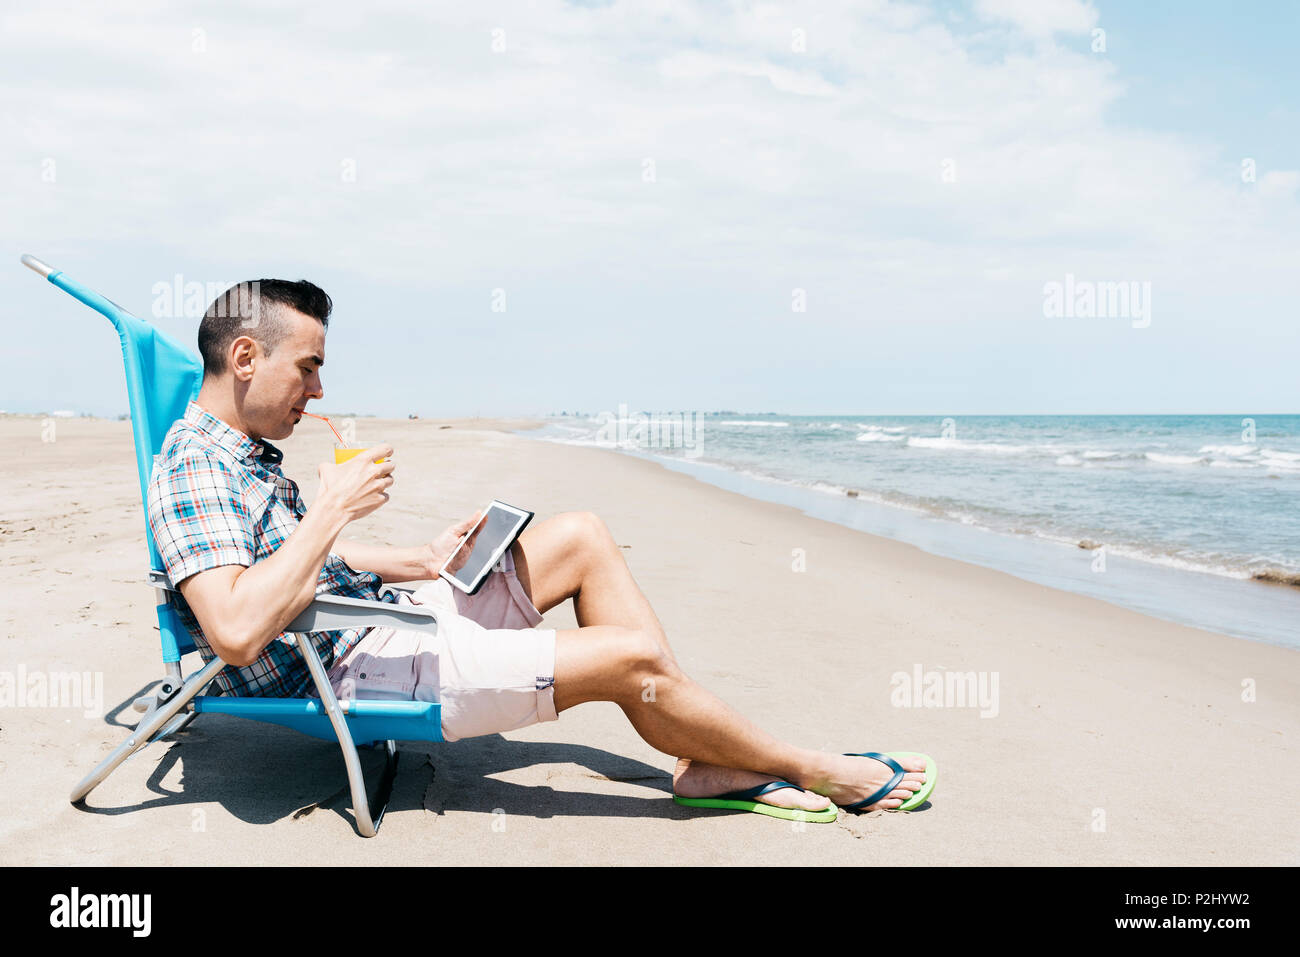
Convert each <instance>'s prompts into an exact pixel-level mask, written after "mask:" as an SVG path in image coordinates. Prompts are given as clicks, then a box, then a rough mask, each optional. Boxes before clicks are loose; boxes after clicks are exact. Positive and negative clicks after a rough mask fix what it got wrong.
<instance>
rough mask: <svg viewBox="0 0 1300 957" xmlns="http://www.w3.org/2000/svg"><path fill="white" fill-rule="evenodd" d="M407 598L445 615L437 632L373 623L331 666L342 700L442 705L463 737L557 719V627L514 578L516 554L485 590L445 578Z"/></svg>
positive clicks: (449, 734)
mask: <svg viewBox="0 0 1300 957" xmlns="http://www.w3.org/2000/svg"><path fill="white" fill-rule="evenodd" d="M399 604H417V605H425V606H428V607H430V608H433V609H435V610H437V611H438V612H439V614H438V634H436V635H430V634H429V633H427V632H423V631H409V630H402V629H396V628H390V627H387V626H380V627H376V628H371V629H370V630H369V631H367V632H366V634H365V635H364V636H363V637H362V639H361V640H360V641H359V642H357V644H356V645H354V646H353V647H352V648H351V649H350V650H349V651H348V653H347V654H346V655H344V656H343V658H341V659H340V660H339V661H338V662H336V663H335V664H334V666H333V667H332V668H330V670H329V679H330V685H331V686H332V687H333V688H334V694H335V695H337V696H338V697H339V698H388V699H394V700H403V701H410V700H415V701H437V702H440V703H441V705H442V736H443V738H444V739H445V740H447V741H459V740H460V739H461V738H472V737H475V736H476V735H480V734H496V733H499V732H502V731H515V730H518V729H519V728H526V727H528V725H530V724H536V723H538V722H539V721H555V720H557V719H558V718H559V715H558V714H556V711H555V631H554V629H540V630H539V629H537V628H536V627H535V626H536V625H537V624H538V623H539V622H540V621H541V620H542V615H541V613H540V612H539V611H538V610H537V609H536V608H535V607H533V603H532V602H531V601H529V599H528V594H527V593H526V592H525V591H524V588H523V585H521V584H520V583H519V579H518V577H517V576H516V575H515V565H514V559H513V556H512V555H511V553H510V552H509V551H507V552H506V554H505V556H504V557H503V558H502V559H501V563H500V566H499V568H498V570H496V571H493V572H492V573H491V574H490V575H489V576H488V580H487V581H486V582H484V583H483V587H482V588H480V589H479V592H478V594H477V595H466V594H465V593H464V592H462V591H460V590H459V589H456V588H453V587H452V586H451V585H450V584H449V583H448V582H446V581H444V580H443V579H441V578H439V579H436V580H435V581H431V582H426V583H425V584H423V585H421V586H420V587H419V588H418V589H416V590H415V592H414V593H412V594H411V595H409V596H408V595H406V594H403V595H402V596H401V597H400V599H399Z"/></svg>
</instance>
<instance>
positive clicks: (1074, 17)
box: [975, 0, 1097, 37]
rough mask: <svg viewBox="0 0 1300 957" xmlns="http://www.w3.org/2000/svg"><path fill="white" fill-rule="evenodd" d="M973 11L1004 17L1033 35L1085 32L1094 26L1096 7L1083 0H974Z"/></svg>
mask: <svg viewBox="0 0 1300 957" xmlns="http://www.w3.org/2000/svg"><path fill="white" fill-rule="evenodd" d="M975 10H976V13H978V14H979V15H980V16H981V17H984V18H985V19H987V20H1004V21H1007V22H1009V23H1012V24H1014V25H1015V26H1016V27H1018V28H1019V29H1021V30H1023V31H1024V32H1025V33H1027V34H1029V35H1030V36H1033V37H1050V36H1052V35H1054V34H1057V33H1069V34H1080V33H1088V32H1089V31H1090V30H1091V29H1092V28H1093V27H1094V26H1096V25H1097V10H1096V9H1095V8H1094V7H1093V6H1092V4H1091V3H1088V2H1086V0H977V2H976V4H975Z"/></svg>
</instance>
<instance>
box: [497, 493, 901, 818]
mask: <svg viewBox="0 0 1300 957" xmlns="http://www.w3.org/2000/svg"><path fill="white" fill-rule="evenodd" d="M513 554H514V559H515V568H516V574H517V575H518V577H519V581H520V584H522V585H523V586H524V590H525V591H526V592H527V593H528V595H529V596H530V598H531V599H532V601H533V604H534V605H535V606H536V607H537V609H538V610H539V611H542V612H546V611H549V610H550V609H551V608H553V607H554V606H555V605H558V604H559V603H560V602H562V601H565V600H567V599H569V598H572V599H573V602H574V611H575V614H576V616H577V619H578V624H579V625H580V626H583V630H585V629H586V628H590V627H594V626H601V625H615V626H621V627H622V628H624V629H631V630H634V631H637V632H640V633H641V634H643V635H647V636H649V637H650V638H651V639H652V640H653V641H654V642H655V643H656V644H657V645H658V647H659V649H660V651H661V653H662V655H663V656H664V657H665V658H666V659H667V661H668V662H669V663H670V664H671V666H672V667H673V668H674V669H676V670H677V671H678V672H680V668H679V667H678V665H677V660H676V657H675V656H674V655H673V652H672V648H671V646H670V645H669V643H668V637H667V635H666V634H665V633H664V630H663V626H662V624H660V622H659V619H658V617H657V616H656V615H655V613H654V610H653V609H652V608H651V607H650V602H649V601H648V600H647V599H646V597H645V595H644V594H643V593H642V591H641V589H640V587H639V586H638V585H637V584H636V581H635V579H634V578H633V577H632V572H631V570H630V569H629V568H628V567H627V562H626V561H625V560H624V558H623V555H622V552H621V550H620V549H619V548H618V545H617V544H616V543H615V542H614V539H613V537H612V536H611V535H610V533H609V530H608V529H607V528H606V527H605V524H604V522H603V521H601V520H600V519H599V518H598V517H597V516H595V515H593V514H592V513H590V512H567V513H564V514H562V515H558V516H555V517H554V518H551V519H547V520H545V521H542V522H539V523H537V524H536V525H533V526H531V527H530V528H529V529H528V530H527V531H525V532H524V534H523V535H521V536H520V538H519V541H518V543H516V545H515V546H514V552H513ZM572 634H579V632H573V633H572ZM558 655H559V651H558V650H557V657H558ZM558 671H559V665H558V664H557V672H558ZM690 684H691V686H692V687H693V688H694V689H697V690H698V691H699V692H700V693H701V694H702V695H703V697H702V698H699V699H698V700H697V701H696V705H695V707H696V709H697V710H698V708H700V707H703V709H704V710H703V712H701V713H703V714H706V715H709V716H711V717H710V718H709V719H710V720H712V719H713V718H715V717H717V716H718V715H719V714H721V713H723V712H725V713H726V714H727V715H730V716H731V717H732V718H733V719H737V720H738V721H739V722H740V724H739V725H737V727H736V728H733V729H732V730H731V733H730V735H728V733H727V732H725V731H724V732H723V733H724V736H728V737H734V733H735V732H736V731H737V730H739V731H742V732H744V733H745V734H747V735H750V736H751V737H753V736H755V735H757V736H758V737H757V738H756V739H754V740H757V741H759V742H761V744H760V747H763V748H766V749H768V750H769V751H770V749H771V748H773V747H774V746H780V747H788V746H785V745H782V744H781V742H779V741H777V740H776V739H775V738H772V737H771V736H770V735H766V734H765V733H764V732H762V731H760V730H759V729H758V728H757V727H755V726H754V725H753V724H752V723H750V722H748V721H747V720H745V719H744V718H742V717H741V716H740V715H738V714H736V713H735V712H734V711H732V710H731V709H730V708H728V707H727V706H726V705H725V704H723V702H721V701H720V700H718V699H717V698H716V697H715V696H713V695H712V694H710V693H708V692H707V691H704V689H702V688H700V687H699V686H698V685H695V684H694V682H691V683H690ZM558 688H559V677H558V675H557V692H556V699H557V708H559V707H560V704H559V702H560V701H561V700H562V695H561V692H560V691H559V690H558ZM573 693H574V695H575V696H577V697H581V695H582V694H583V693H584V692H583V691H582V690H581V689H580V688H579V689H577V690H574V691H573ZM691 697H692V696H689V695H688V698H691ZM582 700H613V699H611V698H608V697H605V698H601V697H595V698H583V699H582ZM692 700H694V699H692ZM576 703H579V701H577V700H574V701H571V702H568V703H566V704H565V707H572V705H573V704H576ZM719 709H721V711H719ZM634 710H635V709H634ZM627 711H628V709H627V708H624V712H625V713H627ZM628 717H629V719H632V720H633V725H634V726H636V727H637V730H638V731H641V728H640V726H638V724H637V720H636V719H634V718H633V715H632V714H630V713H629V714H628ZM647 720H649V721H650V722H651V723H655V722H654V718H653V715H650V716H647ZM692 734H694V732H692ZM642 737H646V735H645V734H644V733H643V734H642ZM646 740H647V741H648V742H650V743H651V744H652V745H653V746H654V747H656V748H659V749H660V750H663V751H665V752H666V753H668V754H673V755H680V757H679V759H678V762H677V767H676V769H675V771H674V774H673V790H674V791H675V792H676V793H677V794H680V795H682V796H683V797H712V796H715V795H718V794H723V793H726V792H729V791H736V790H741V789H745V788H750V787H753V786H754V785H757V784H762V783H765V782H767V781H771V780H773V775H774V774H775V775H776V776H778V777H784V776H785V775H784V773H783V772H781V771H779V770H777V769H776V768H775V767H774V766H769V767H766V768H764V769H761V770H760V769H752V770H751V769H747V768H750V767H752V765H751V766H747V765H742V764H732V765H726V764H718V763H717V762H716V761H712V760H710V759H708V758H705V757H702V756H701V755H700V754H699V753H694V752H692V753H691V754H689V755H688V754H687V752H685V751H683V750H672V749H670V748H665V747H661V745H660V744H656V743H655V742H653V741H650V739H649V738H648V737H647V738H646ZM696 743H698V742H696ZM796 750H801V749H796ZM808 754H820V752H806V751H804V752H803V755H804V758H805V760H806V758H807V755H808ZM823 757H825V756H823ZM831 757H835V758H837V761H836V762H833V764H834V767H836V768H838V769H839V772H838V777H840V778H844V779H845V780H844V781H842V782H841V783H842V784H851V783H852V782H855V781H858V780H861V778H862V773H863V772H862V771H861V770H860V768H858V767H855V766H857V765H868V766H872V767H873V768H874V769H875V770H874V772H873V773H874V775H875V778H878V779H879V780H878V781H877V783H876V785H875V786H876V787H879V786H880V785H882V784H884V783H885V782H886V781H888V780H889V778H890V777H891V776H892V772H891V771H890V770H889V769H888V768H887V767H886V766H885V765H884V764H881V763H880V762H878V761H875V760H874V759H870V758H841V757H839V756H831ZM904 768H905V769H906V770H908V771H913V770H923V768H924V766H923V765H920V764H919V763H918V767H917V768H912V767H909V766H908V765H906V764H904ZM830 778H836V773H835V772H834V770H832V771H831V772H830ZM922 778H923V776H922ZM873 779H874V778H873ZM788 780H791V781H792V782H793V783H796V784H798V783H800V782H799V781H798V780H796V779H794V778H788ZM828 780H829V779H828ZM908 781H909V779H908V778H905V779H904V782H905V783H907V782H908ZM919 787H920V783H919V782H918V783H917V784H916V787H914V788H912V790H916V789H918V788H919ZM867 793H870V791H867V792H865V793H863V794H861V795H859V798H861V797H865V796H866V794H867ZM905 799H906V796H905V795H904V796H903V798H901V799H898V800H887V801H882V802H880V803H879V804H878V805H873V807H875V806H879V807H886V808H887V807H896V806H897V805H898V804H901V803H902V800H905ZM758 800H761V801H764V802H765V803H769V804H775V805H779V806H784V807H802V808H806V809H808V810H818V809H821V808H823V807H827V806H829V803H828V801H827V800H824V799H822V798H819V797H816V796H814V795H812V794H806V793H805V794H800V793H798V792H795V791H790V790H782V791H775V792H771V793H769V794H765V795H763V796H762V797H761V798H759V799H758Z"/></svg>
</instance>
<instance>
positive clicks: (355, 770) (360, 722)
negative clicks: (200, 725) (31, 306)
mask: <svg viewBox="0 0 1300 957" xmlns="http://www.w3.org/2000/svg"><path fill="white" fill-rule="evenodd" d="M21 262H22V263H23V265H25V266H27V267H29V268H30V269H32V270H34V271H35V272H37V273H39V274H40V275H41V276H43V277H45V279H46V280H47V281H49V282H50V283H52V284H53V285H55V286H58V287H59V288H60V289H63V290H64V291H65V292H67V293H68V294H69V295H71V296H72V297H73V298H75V299H77V300H78V301H80V302H82V303H84V304H86V305H87V306H89V307H90V308H92V309H94V310H95V311H96V312H99V313H100V314H101V315H104V316H105V317H107V318H108V319H109V320H110V321H111V322H112V323H113V325H114V326H115V327H116V328H117V331H118V335H119V338H120V339H121V342H122V357H123V362H124V364H125V369H126V380H127V392H128V396H129V398H130V404H131V422H132V431H133V433H134V438H135V449H136V463H137V467H138V469H139V472H140V493H141V503H142V505H143V507H144V509H145V541H146V544H147V545H148V549H149V554H150V572H149V578H148V584H150V585H152V586H153V588H154V589H155V594H156V598H157V602H156V611H157V614H158V626H159V628H158V630H159V632H160V634H161V638H162V652H163V667H164V670H165V675H164V677H163V679H162V682H161V684H160V685H159V686H158V687H157V688H156V689H155V690H154V691H152V692H151V693H150V694H147V695H142V696H141V697H139V698H136V699H135V701H134V708H135V710H137V711H142V712H143V715H142V717H141V718H140V721H139V723H138V724H137V725H136V727H135V728H134V730H133V731H132V732H131V734H130V735H129V736H128V737H127V739H126V741H124V742H123V743H122V744H120V745H119V746H118V747H117V748H116V749H114V750H113V752H112V753H111V754H109V755H108V757H106V758H105V759H104V760H103V761H101V762H100V763H99V764H98V765H96V767H95V768H94V770H92V771H91V772H90V773H89V774H88V775H86V776H85V777H84V778H82V780H81V781H80V782H78V784H77V785H76V787H74V788H73V790H72V794H71V796H70V798H69V800H71V802H72V803H73V804H80V803H81V802H83V801H84V800H85V798H86V796H87V795H88V794H90V792H91V791H92V790H94V789H95V787H97V786H98V785H99V784H100V783H101V782H102V781H104V779H105V778H107V777H108V776H109V775H110V774H112V773H113V772H114V771H115V770H117V768H118V767H120V766H121V765H122V763H123V762H124V761H126V760H127V759H128V758H130V757H131V756H132V755H133V754H135V753H137V752H138V751H140V750H142V749H143V748H145V747H147V746H148V745H150V744H153V743H154V742H157V741H161V740H163V739H165V738H167V737H169V736H171V735H174V734H176V733H177V732H179V731H181V730H182V729H184V728H185V727H186V726H188V725H189V723H190V722H191V721H193V720H194V719H195V718H197V717H198V716H199V715H200V714H204V713H217V714H229V715H235V716H236V717H241V718H246V719H249V720H254V721H263V722H269V723H272V724H279V725H284V726H287V727H290V728H293V729H295V730H297V731H300V732H302V733H304V734H308V735H311V736H312V737H316V738H322V739H324V740H336V741H337V742H338V744H339V747H340V749H341V750H342V752H343V761H344V765H345V767H346V769H347V776H348V785H349V787H350V789H351V794H352V806H353V813H354V816H355V824H356V829H357V832H358V833H359V834H360V835H361V836H362V837H374V836H375V835H376V834H377V833H378V831H379V825H380V823H381V822H382V820H383V816H384V812H385V810H386V809H387V807H388V801H389V798H390V797H391V795H392V787H393V780H394V778H395V776H396V774H397V759H398V750H397V741H398V740H403V741H442V740H443V737H442V721H441V705H440V704H439V703H438V702H427V701H389V700H367V699H346V698H345V699H343V700H339V699H338V698H337V697H336V696H335V694H334V689H333V688H332V687H331V685H330V682H329V678H328V676H327V674H326V671H325V666H324V664H323V663H322V662H321V659H320V655H319V654H317V652H316V649H315V648H314V647H313V646H312V643H311V642H310V641H302V640H301V639H300V638H297V637H295V636H300V635H302V634H305V633H308V632H317V631H337V630H342V629H347V628H367V627H375V626H382V625H387V626H390V627H394V628H401V629H405V630H418V631H427V632H429V633H431V634H437V631H438V619H437V615H436V614H435V613H434V611H433V610H431V609H429V608H426V607H423V606H420V605H412V604H397V603H393V602H386V601H366V600H364V599H358V598H345V597H343V596H340V595H327V594H321V595H317V596H316V598H315V599H314V600H313V601H312V602H311V604H310V605H308V606H307V607H306V608H305V609H303V611H302V612H300V613H299V614H298V615H297V617H295V618H294V619H293V621H291V622H290V623H289V624H288V625H287V626H286V628H285V633H287V634H288V635H290V636H291V637H293V640H294V644H295V645H296V647H297V648H298V650H299V651H300V652H301V653H302V656H303V659H304V660H305V661H306V664H307V670H308V672H309V673H310V675H311V679H312V683H313V685H314V686H315V689H316V693H317V694H318V695H319V697H318V698H264V697H231V696H226V695H204V694H202V692H203V691H204V689H206V688H207V686H208V685H209V684H210V683H211V682H212V680H213V679H214V678H216V677H217V675H218V674H219V673H220V672H221V671H222V669H223V668H226V667H227V665H226V663H225V662H224V661H222V660H221V659H220V658H219V657H214V658H212V659H211V660H210V661H208V662H207V663H205V664H203V665H202V666H201V667H200V668H198V669H197V670H195V671H193V672H191V673H190V674H189V675H188V676H186V674H185V673H184V671H183V670H182V668H181V660H182V657H183V656H184V655H185V654H188V653H190V652H194V651H197V650H198V648H197V646H196V645H195V644H194V642H193V640H192V639H191V638H190V636H189V634H188V632H187V631H186V629H185V628H184V626H183V624H182V622H181V618H180V614H179V611H178V609H177V606H176V599H177V597H178V596H179V591H178V590H177V589H176V587H175V586H174V585H173V584H172V583H171V581H170V580H168V578H167V574H166V572H165V571H162V570H161V569H162V559H161V558H160V556H159V555H158V550H157V547H156V545H155V544H154V542H153V537H152V535H151V534H150V533H149V525H148V501H147V495H148V485H149V474H150V470H151V469H152V464H153V458H154V456H155V455H157V454H158V452H159V450H160V448H161V446H162V440H163V438H164V437H165V435H166V432H167V429H168V428H170V425H171V423H172V422H174V421H175V420H176V419H177V418H179V417H180V415H181V414H183V412H184V409H185V406H186V405H187V404H188V402H189V400H190V399H192V398H194V397H195V396H196V395H197V394H198V388H199V384H200V380H201V378H202V364H201V362H200V361H199V359H198V358H197V357H196V356H194V354H193V353H192V352H190V351H189V350H187V349H185V348H184V347H182V346H180V345H179V344H178V343H176V342H175V341H174V340H172V339H170V338H169V337H167V336H166V335H164V334H163V333H162V332H161V330H159V329H157V328H156V327H154V326H151V325H149V324H148V323H145V322H143V321H141V320H140V319H138V318H136V317H135V316H133V315H131V314H130V313H128V312H127V311H126V310H124V309H123V308H122V307H121V306H118V305H117V304H116V303H114V302H112V301H111V300H108V299H106V298H104V297H103V296H101V295H99V294H98V293H96V292H94V291H92V290H90V289H88V288H87V287H85V286H82V285H80V284H79V283H77V282H75V281H74V280H72V279H70V278H69V277H67V276H66V275H65V274H64V273H63V272H61V271H59V270H56V269H54V268H53V267H51V266H49V265H47V264H45V263H43V262H41V260H39V259H37V258H35V257H34V256H30V255H24V256H23V257H22V260H21ZM384 588H385V589H386V590H391V591H392V592H393V593H401V592H404V591H405V592H407V593H408V594H409V591H408V590H407V589H401V588H396V587H394V586H392V585H385V586H384ZM380 742H382V744H383V749H384V752H385V762H384V769H383V771H382V772H381V773H380V775H379V779H378V782H377V786H376V789H375V795H374V797H373V799H372V798H371V797H370V796H369V795H368V794H367V788H366V781H365V775H364V773H363V771H362V768H361V760H360V758H359V757H358V755H357V746H358V744H362V745H369V744H378V743H380Z"/></svg>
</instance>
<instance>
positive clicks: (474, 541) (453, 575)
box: [438, 499, 533, 595]
mask: <svg viewBox="0 0 1300 957" xmlns="http://www.w3.org/2000/svg"><path fill="white" fill-rule="evenodd" d="M532 518H533V513H532V512H526V511H524V510H523V509H522V508H515V507H514V506H513V505H507V504H506V503H505V502H498V501H496V500H495V499H494V500H493V501H492V502H491V503H490V504H489V505H488V507H487V508H486V509H485V510H484V513H483V517H482V518H480V519H479V520H478V524H477V525H475V526H474V527H473V528H472V529H470V531H469V534H467V535H466V536H465V537H464V538H462V539H461V540H460V544H459V545H457V546H456V550H455V551H454V552H452V553H451V555H450V556H449V557H448V559H447V561H446V562H444V563H443V566H442V568H441V570H440V571H439V572H438V574H439V575H441V576H442V577H443V578H445V579H447V581H449V582H451V584H452V586H453V587H455V588H459V589H460V590H461V591H463V592H465V594H467V595H473V594H475V593H477V592H478V590H479V588H481V587H482V586H483V583H484V582H485V581H487V577H488V575H489V574H491V572H492V569H493V567H494V566H495V565H496V563H497V562H499V561H500V560H501V556H502V555H504V554H505V553H506V549H507V548H509V547H510V546H511V545H512V544H514V541H515V539H516V538H518V537H519V533H520V532H522V531H523V530H524V528H525V527H527V525H528V523H529V522H530V521H532ZM467 543H470V544H469V549H470V552H469V558H468V560H467V561H466V562H465V564H463V565H461V567H460V568H459V569H457V570H456V571H454V572H453V571H450V570H449V568H450V567H451V566H452V565H453V564H455V563H456V561H457V560H458V557H459V556H460V555H461V553H462V552H463V551H464V550H465V548H466V544H467Z"/></svg>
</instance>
